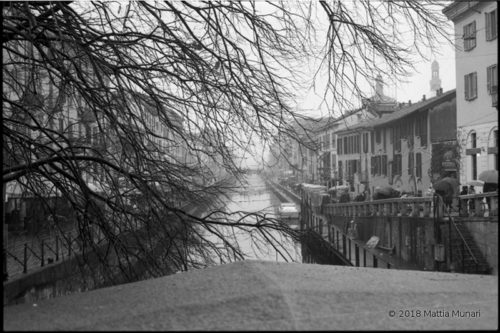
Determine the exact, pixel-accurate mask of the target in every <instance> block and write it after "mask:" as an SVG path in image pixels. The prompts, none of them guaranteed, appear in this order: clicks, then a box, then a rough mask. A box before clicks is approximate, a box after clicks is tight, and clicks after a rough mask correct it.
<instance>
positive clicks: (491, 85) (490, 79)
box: [486, 65, 498, 95]
mask: <svg viewBox="0 0 500 333" xmlns="http://www.w3.org/2000/svg"><path fill="white" fill-rule="evenodd" d="M486 71H487V85H488V93H489V94H490V95H493V94H496V93H497V85H498V73H497V65H493V66H489V67H488V68H487V69H486Z"/></svg>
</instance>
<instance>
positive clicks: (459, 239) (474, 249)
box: [451, 218, 491, 274]
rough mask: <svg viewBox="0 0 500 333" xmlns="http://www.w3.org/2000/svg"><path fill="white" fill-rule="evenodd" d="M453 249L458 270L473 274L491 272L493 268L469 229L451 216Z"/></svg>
mask: <svg viewBox="0 0 500 333" xmlns="http://www.w3.org/2000/svg"><path fill="white" fill-rule="evenodd" d="M451 251H452V261H453V262H454V263H455V265H456V267H455V269H456V271H457V272H461V273H472V274H490V273H491V268H490V266H489V264H488V262H487V261H486V259H485V258H484V256H483V254H482V252H481V250H480V249H479V247H478V246H477V245H476V242H475V241H474V238H473V237H472V235H471V233H470V231H469V229H467V227H466V226H465V225H463V224H462V223H461V222H460V221H459V220H456V219H454V218H451Z"/></svg>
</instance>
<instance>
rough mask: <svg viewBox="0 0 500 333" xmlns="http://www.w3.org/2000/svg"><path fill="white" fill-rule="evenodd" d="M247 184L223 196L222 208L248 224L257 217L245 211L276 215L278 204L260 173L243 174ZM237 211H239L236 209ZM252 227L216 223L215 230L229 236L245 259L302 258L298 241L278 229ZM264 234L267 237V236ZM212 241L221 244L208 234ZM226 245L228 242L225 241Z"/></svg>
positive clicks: (272, 216)
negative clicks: (264, 229)
mask: <svg viewBox="0 0 500 333" xmlns="http://www.w3.org/2000/svg"><path fill="white" fill-rule="evenodd" d="M246 182H247V184H246V186H244V187H242V188H240V189H239V190H238V191H234V192H232V193H230V194H229V195H228V198H227V199H225V200H224V201H225V203H224V204H225V207H224V210H225V211H226V212H227V213H234V216H233V215H232V216H231V219H232V220H237V219H240V218H242V221H243V222H245V223H249V224H255V223H256V222H257V218H256V217H255V216H247V217H245V213H258V214H260V215H265V216H266V217H268V218H276V217H277V216H276V213H277V208H278V206H279V205H280V202H279V200H278V198H276V197H275V196H274V195H273V194H272V193H271V191H269V190H268V189H267V187H266V184H265V182H264V179H262V177H261V176H260V175H256V174H249V175H247V176H246ZM238 212H240V213H238ZM252 229H254V228H246V229H245V230H243V229H241V228H230V227H218V229H217V232H220V233H221V234H223V235H224V236H225V237H226V239H229V240H230V243H231V246H234V247H235V248H237V249H238V250H239V251H240V252H241V253H243V255H244V259H245V260H247V259H250V260H264V261H275V262H302V258H301V249H300V243H299V242H294V240H293V239H292V238H291V237H290V236H289V235H286V234H284V233H283V232H281V231H277V230H271V231H268V234H266V236H264V235H262V234H260V233H258V232H256V231H255V230H253V231H252ZM266 237H267V239H266ZM208 238H209V239H210V240H211V241H214V242H216V243H218V245H219V246H221V247H224V245H223V244H222V242H221V241H220V240H218V239H217V237H214V235H210V236H208ZM268 239H273V242H274V243H275V245H277V247H274V246H272V245H271V244H270V242H269V241H268ZM225 247H226V248H227V245H225ZM235 260H241V258H236V257H231V256H230V255H228V256H226V258H224V260H222V261H221V260H220V258H217V259H215V260H214V261H215V262H217V263H225V262H231V261H235Z"/></svg>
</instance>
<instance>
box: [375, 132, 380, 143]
mask: <svg viewBox="0 0 500 333" xmlns="http://www.w3.org/2000/svg"><path fill="white" fill-rule="evenodd" d="M375 142H376V143H380V130H379V129H378V130H376V131H375Z"/></svg>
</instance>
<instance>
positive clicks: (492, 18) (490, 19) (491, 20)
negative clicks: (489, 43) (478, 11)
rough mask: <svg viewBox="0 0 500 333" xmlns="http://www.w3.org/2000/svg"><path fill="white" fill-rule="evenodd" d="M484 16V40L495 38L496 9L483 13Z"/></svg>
mask: <svg viewBox="0 0 500 333" xmlns="http://www.w3.org/2000/svg"><path fill="white" fill-rule="evenodd" d="M484 15H485V18H486V40H493V39H495V38H497V10H496V9H495V10H494V11H492V12H489V13H485V14H484Z"/></svg>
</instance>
